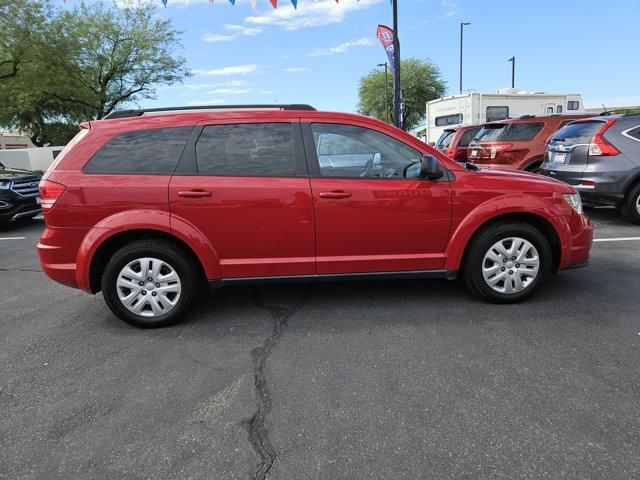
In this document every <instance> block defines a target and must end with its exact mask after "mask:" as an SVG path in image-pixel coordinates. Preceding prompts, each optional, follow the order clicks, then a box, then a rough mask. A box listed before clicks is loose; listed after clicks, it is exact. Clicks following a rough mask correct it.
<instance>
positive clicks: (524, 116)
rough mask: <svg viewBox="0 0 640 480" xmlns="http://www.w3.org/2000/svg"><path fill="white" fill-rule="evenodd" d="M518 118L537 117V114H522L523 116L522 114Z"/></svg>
mask: <svg viewBox="0 0 640 480" xmlns="http://www.w3.org/2000/svg"><path fill="white" fill-rule="evenodd" d="M518 118H536V116H535V115H522V116H520V117H518Z"/></svg>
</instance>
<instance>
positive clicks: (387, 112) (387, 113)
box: [378, 62, 389, 123]
mask: <svg viewBox="0 0 640 480" xmlns="http://www.w3.org/2000/svg"><path fill="white" fill-rule="evenodd" d="M378 67H384V114H385V118H386V122H387V123H389V100H388V97H387V85H388V84H389V81H388V79H387V62H384V63H379V64H378Z"/></svg>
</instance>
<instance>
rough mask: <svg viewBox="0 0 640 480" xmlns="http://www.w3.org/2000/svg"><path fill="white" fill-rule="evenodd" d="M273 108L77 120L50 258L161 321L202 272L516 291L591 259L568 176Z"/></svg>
mask: <svg viewBox="0 0 640 480" xmlns="http://www.w3.org/2000/svg"><path fill="white" fill-rule="evenodd" d="M268 107H270V108H267V107H265V106H253V107H252V108H228V107H227V108H226V109H216V108H211V107H207V108H202V109H197V108H193V107H187V108H185V109H183V110H177V109H175V110H173V111H172V110H171V109H168V110H163V111H158V110H129V111H124V112H116V113H115V114H111V115H110V116H109V118H107V119H104V120H99V121H92V122H88V123H85V124H83V125H82V130H81V132H80V133H79V134H78V135H77V136H76V137H75V138H74V140H73V141H72V142H71V143H70V144H69V145H68V146H67V147H66V148H65V150H64V151H63V152H62V153H61V154H60V155H59V156H58V158H57V159H56V161H55V163H54V164H53V165H52V166H51V168H50V169H49V170H48V171H47V172H46V174H45V176H44V177H43V180H42V182H41V185H40V192H41V195H42V209H43V211H44V215H45V220H46V229H45V231H44V233H43V235H42V238H41V240H40V243H39V245H38V253H39V256H40V261H41V263H42V266H43V268H44V271H45V272H46V274H47V275H48V276H50V277H51V278H53V279H54V280H56V281H58V282H60V283H63V284H65V285H68V286H71V287H76V288H81V289H82V290H84V291H86V292H89V293H96V292H98V291H100V290H102V292H103V295H104V298H105V300H106V302H107V304H108V305H109V307H110V308H111V310H112V311H113V312H114V313H115V314H116V315H117V316H118V317H120V318H121V319H123V320H124V321H126V322H128V323H131V324H133V325H137V326H141V327H155V326H163V325H168V324H171V323H174V322H176V321H177V320H178V319H179V318H180V317H182V316H183V314H184V313H185V312H186V311H187V309H188V308H189V306H190V305H191V304H192V303H193V300H194V297H195V295H196V293H197V292H198V290H199V287H200V286H202V285H206V284H208V285H209V286H211V287H216V286H220V285H227V284H239V283H242V284H246V283H256V282H265V281H290V280H308V279H312V280H325V279H344V278H349V279H367V278H373V277H376V278H379V277H382V278H419V277H420V278H422V277H442V278H449V279H451V278H454V277H456V275H458V273H460V274H461V276H462V277H463V278H464V280H465V282H466V284H467V286H468V287H469V288H470V289H471V290H472V291H473V292H474V293H475V294H477V295H478V296H480V297H482V298H484V299H486V300H489V301H491V302H498V303H509V302H517V301H520V300H524V299H525V298H527V297H529V296H530V295H531V294H533V293H534V291H536V290H537V289H538V287H539V286H540V285H541V284H542V283H543V281H544V278H545V277H546V276H547V274H549V273H550V272H555V271H557V270H559V269H564V268H569V267H575V266H579V265H583V264H585V263H586V262H587V259H588V256H589V250H590V248H591V242H592V235H593V227H592V225H591V224H590V222H589V220H588V219H587V218H586V217H585V216H584V215H583V214H582V208H581V207H582V205H581V203H580V195H579V194H578V193H577V191H576V190H575V189H574V188H573V187H571V186H570V185H567V184H564V183H561V182H558V181H555V180H552V179H548V178H545V177H537V176H536V177H533V176H531V175H528V174H518V173H509V172H499V171H491V170H486V169H483V170H477V169H476V168H475V167H473V166H469V167H468V168H465V167H463V166H461V165H459V164H458V163H456V162H454V161H453V160H451V159H449V158H447V157H446V156H444V155H442V154H441V153H439V152H437V151H436V150H435V149H433V148H432V147H429V146H428V145H426V144H425V143H423V142H421V141H420V140H418V139H417V138H414V137H412V136H411V135H409V134H408V133H405V132H403V131H401V130H398V129H396V128H393V127H390V126H389V125H387V124H385V123H383V122H380V121H377V120H374V119H371V118H367V117H363V116H358V115H351V114H340V113H328V112H318V111H315V110H314V109H313V108H311V107H308V106H305V105H287V106H280V107H278V108H273V106H272V105H271V106H268ZM523 192H526V194H525V193H523Z"/></svg>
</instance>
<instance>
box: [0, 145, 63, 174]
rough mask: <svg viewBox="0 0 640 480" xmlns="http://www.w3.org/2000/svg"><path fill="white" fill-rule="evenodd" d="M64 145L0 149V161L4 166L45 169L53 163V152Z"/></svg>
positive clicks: (59, 149)
mask: <svg viewBox="0 0 640 480" xmlns="http://www.w3.org/2000/svg"><path fill="white" fill-rule="evenodd" d="M63 148H64V147H41V148H18V149H15V150H0V162H2V164H3V165H4V166H5V167H9V168H10V167H13V168H23V169H25V170H42V171H45V170H46V169H47V168H49V166H50V165H51V164H52V163H53V159H54V157H53V152H54V151H58V152H59V151H61V150H62V149H63Z"/></svg>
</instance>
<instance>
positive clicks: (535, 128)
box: [467, 115, 592, 172]
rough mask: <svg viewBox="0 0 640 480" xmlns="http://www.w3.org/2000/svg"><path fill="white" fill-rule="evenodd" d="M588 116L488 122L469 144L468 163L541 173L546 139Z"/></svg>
mask: <svg viewBox="0 0 640 480" xmlns="http://www.w3.org/2000/svg"><path fill="white" fill-rule="evenodd" d="M588 116H589V115H552V116H549V117H536V116H533V115H525V116H523V117H520V118H515V119H511V120H501V121H499V122H492V123H487V124H485V125H484V126H483V127H482V130H480V131H479V132H478V134H477V135H476V137H475V139H474V140H473V142H472V143H471V144H470V145H469V149H468V150H467V160H468V161H469V162H471V163H476V164H478V165H486V166H488V167H490V168H501V169H506V170H526V171H527V172H538V170H540V166H541V165H542V162H543V161H544V152H545V148H546V144H547V140H549V138H550V137H551V135H553V134H554V133H555V132H556V131H558V130H559V129H560V128H562V127H564V126H565V125H566V124H567V123H569V122H572V121H574V120H576V119H578V118H585V117H588ZM591 116H592V115H591Z"/></svg>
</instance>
